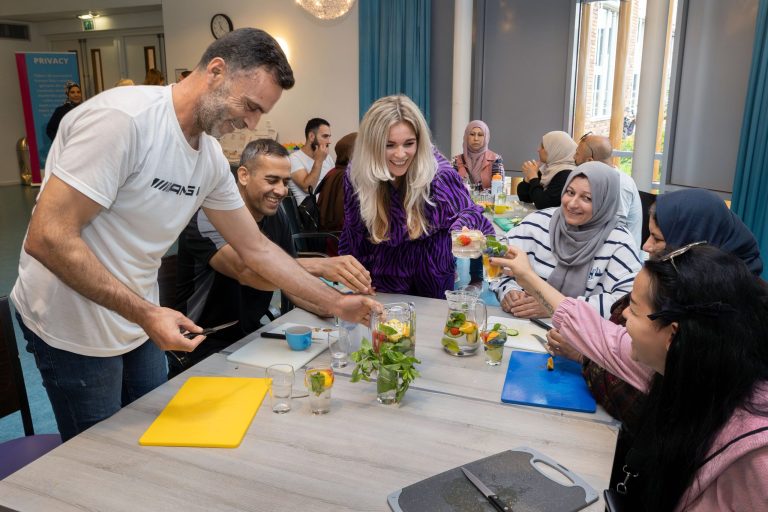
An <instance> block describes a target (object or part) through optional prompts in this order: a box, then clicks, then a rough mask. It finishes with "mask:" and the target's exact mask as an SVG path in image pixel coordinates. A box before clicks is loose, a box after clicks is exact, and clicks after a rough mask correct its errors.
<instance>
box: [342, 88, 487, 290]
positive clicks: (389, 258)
mask: <svg viewBox="0 0 768 512" xmlns="http://www.w3.org/2000/svg"><path fill="white" fill-rule="evenodd" d="M353 155H354V156H353V159H352V163H351V164H350V168H349V169H348V170H347V172H346V173H345V176H344V230H343V231H342V233H341V240H340V242H339V253H340V254H351V255H353V256H355V257H356V258H357V259H358V260H359V261H360V262H361V263H362V264H363V265H364V266H365V267H366V268H367V269H368V271H369V272H370V273H371V279H372V281H373V286H374V288H375V289H376V290H377V291H380V292H389V293H405V294H410V295H419V296H422V297H434V298H444V292H445V291H446V290H452V289H453V284H454V273H455V268H456V264H455V261H454V258H453V255H452V253H451V231H454V230H460V229H461V228H462V227H468V228H472V229H479V230H481V231H482V232H483V233H486V234H489V235H490V234H493V232H494V231H493V226H491V223H490V222H489V221H488V219H486V218H485V217H483V214H482V208H480V207H479V206H477V205H475V204H474V203H473V202H472V199H471V198H470V196H469V192H468V191H467V189H466V188H465V187H464V184H463V183H462V181H461V179H460V178H459V175H458V174H457V173H456V171H454V170H453V168H452V167H451V164H450V163H449V162H448V160H446V158H445V157H444V156H443V155H441V154H440V153H439V152H438V151H437V150H435V148H434V147H433V146H432V141H431V139H430V134H429V128H428V127H427V123H426V121H425V120H424V116H423V115H422V113H421V111H420V110H419V107H417V106H416V104H415V103H413V101H411V100H410V99H409V98H408V97H407V96H387V97H384V98H380V99H379V100H377V101H376V102H375V103H374V104H373V105H371V108H370V109H369V110H368V112H366V114H365V116H364V117H363V120H362V122H361V123H360V131H359V132H358V135H357V140H356V141H355V149H354V151H353Z"/></svg>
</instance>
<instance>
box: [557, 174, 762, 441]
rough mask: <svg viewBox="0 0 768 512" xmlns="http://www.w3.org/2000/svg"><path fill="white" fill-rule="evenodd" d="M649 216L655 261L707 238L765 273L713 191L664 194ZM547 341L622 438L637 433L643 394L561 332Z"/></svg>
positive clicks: (614, 316)
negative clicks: (619, 426)
mask: <svg viewBox="0 0 768 512" xmlns="http://www.w3.org/2000/svg"><path fill="white" fill-rule="evenodd" d="M649 213H650V219H649V223H648V224H649V226H648V227H649V231H650V236H649V237H648V240H646V242H645V244H644V245H643V250H644V251H646V252H648V253H649V254H650V255H651V256H652V257H653V256H657V255H659V254H661V253H662V252H663V251H664V250H665V249H666V248H667V247H681V246H683V245H686V244H689V243H692V242H695V241H698V240H706V241H707V242H708V243H709V244H710V245H712V246H714V247H719V248H721V249H722V250H723V251H725V252H728V253H731V254H733V255H734V256H736V257H738V258H739V259H741V260H742V261H743V262H744V263H745V264H746V265H747V267H748V268H749V269H750V270H751V271H752V273H753V274H754V275H755V276H756V277H757V276H759V275H760V273H761V272H762V271H763V261H762V259H761V258H760V250H759V248H758V245H757V241H756V240H755V237H754V236H753V235H752V233H751V232H750V231H749V229H748V228H747V227H746V226H745V225H744V223H743V222H742V221H741V219H739V217H738V216H736V214H735V213H733V212H732V211H731V210H730V209H728V207H727V206H726V205H725V202H724V201H723V200H722V199H721V198H720V197H718V195H717V194H715V193H714V192H711V191H709V190H703V189H690V190H679V191H675V192H670V193H667V194H663V195H660V196H659V197H658V198H657V199H656V202H655V203H654V204H653V205H651V208H650V210H649ZM628 305H629V295H626V296H625V297H622V298H621V299H620V300H618V301H617V302H616V303H615V304H614V305H613V307H612V308H611V321H613V322H615V323H617V324H621V325H623V324H624V318H623V312H624V309H626V308H627V306H628ZM547 339H548V340H549V342H550V344H551V346H552V347H554V348H555V349H556V350H558V351H559V353H560V354H561V355H564V356H565V357H568V358H570V359H574V360H580V361H581V362H582V365H583V374H584V379H585V380H586V381H587V384H588V385H589V389H590V391H591V392H592V395H593V396H594V397H595V400H597V402H598V403H599V404H600V405H602V406H603V407H604V408H605V410H606V411H607V412H608V413H609V414H610V415H611V416H613V417H614V418H616V419H618V420H620V421H621V422H622V423H623V434H622V436H629V437H631V436H633V435H635V434H636V432H637V430H638V427H639V425H638V418H639V416H640V413H641V411H642V404H643V399H644V397H645V394H644V393H642V392H641V391H638V390H637V389H635V388H633V387H632V386H631V385H629V384H628V383H626V382H624V381H623V380H621V379H620V378H618V377H617V376H615V375H613V374H611V372H609V371H606V370H605V369H604V368H602V367H601V366H600V365H598V364H597V363H595V362H594V361H591V360H590V359H588V358H584V357H583V356H581V354H579V353H578V351H576V350H574V349H573V348H572V347H571V346H570V344H568V342H567V341H566V340H565V339H564V338H563V337H562V335H561V334H560V333H559V332H558V331H557V329H553V330H551V331H549V332H548V333H547Z"/></svg>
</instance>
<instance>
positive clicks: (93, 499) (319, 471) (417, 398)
mask: <svg viewBox="0 0 768 512" xmlns="http://www.w3.org/2000/svg"><path fill="white" fill-rule="evenodd" d="M395 298H396V297H393V296H380V299H382V300H383V301H385V302H390V299H395ZM414 301H415V302H417V306H416V307H417V313H418V314H419V317H418V329H419V331H418V332H419V334H418V336H419V337H418V338H417V355H418V356H419V357H421V358H422V359H423V360H425V361H430V363H429V364H427V363H426V362H425V363H424V364H422V372H423V374H424V377H422V378H421V379H419V380H417V381H416V382H417V384H418V386H415V387H412V388H411V389H410V390H409V391H408V393H407V395H406V397H405V399H404V402H403V404H402V405H401V406H399V407H398V406H383V405H380V404H378V403H377V402H376V398H375V397H376V389H375V384H374V383H366V382H360V383H355V384H352V383H351V382H350V381H349V379H348V378H347V377H345V376H344V375H342V374H339V375H338V377H337V379H336V382H335V384H334V387H333V401H332V406H331V412H330V413H329V414H327V415H324V416H312V415H311V414H310V413H309V403H308V401H307V400H306V399H299V400H295V401H294V410H292V411H291V412H290V413H288V414H284V415H277V414H273V413H272V412H271V410H270V408H269V404H268V400H266V401H265V403H264V405H262V407H261V409H260V410H259V411H258V413H257V415H256V417H255V419H254V421H253V423H252V424H251V426H250V428H249V430H248V432H247V434H246V437H245V439H244V440H243V442H242V444H241V445H240V446H239V447H238V448H236V449H214V448H170V447H144V446H139V445H138V439H139V437H140V436H141V434H142V433H143V432H144V431H145V430H146V429H147V427H148V426H149V425H150V424H151V423H152V421H153V420H154V419H155V418H156V417H157V415H158V414H159V413H160V411H161V410H162V409H163V407H165V405H166V404H167V403H168V401H169V400H170V399H171V397H172V396H173V395H174V394H175V393H176V391H178V389H179V387H180V386H181V384H182V383H183V382H184V381H185V380H186V378H188V377H190V376H193V375H229V376H242V377H260V376H263V370H262V369H260V368H256V367H250V366H247V365H235V364H233V363H229V362H227V361H226V358H225V355H224V354H216V355H214V356H212V357H210V358H208V359H206V360H205V361H203V362H202V363H200V364H199V365H197V366H195V367H193V368H192V369H190V370H188V371H187V372H185V373H184V374H182V375H180V376H178V377H177V378H175V379H173V380H172V381H170V382H168V383H167V384H165V385H163V386H161V387H159V388H157V389H156V390H154V391H153V392H151V393H149V394H147V395H146V396H144V397H143V398H141V399H140V400H137V401H136V402H134V403H133V404H131V405H130V406H128V407H126V408H124V409H122V410H121V411H119V412H118V413H117V414H115V415H114V416H113V417H111V418H109V419H107V420H105V421H103V422H101V423H99V424H98V425H96V426H94V427H92V428H91V429H89V430H87V431H85V432H83V433H82V434H80V435H79V436H77V437H75V438H74V439H72V440H70V441H69V442H67V443H65V444H63V445H62V446H60V447H59V448H57V449H55V450H54V451H52V452H50V453H49V454H47V455H46V456H44V457H42V458H40V459H38V460H37V461H35V462H33V463H32V464H30V465H29V466H27V467H26V468H24V469H22V470H21V471H19V472H17V473H15V474H13V475H11V476H10V477H8V478H7V479H5V480H3V481H0V505H3V506H6V507H10V508H12V509H16V510H19V511H38V510H56V511H70V510H71V511H75V510H76V511H82V510H108V511H131V512H133V511H137V510H164V511H165V510H170V511H175V510H178V511H197V510H199V511H211V510H216V511H230V510H248V511H273V510H313V511H314V510H320V511H325V510H328V511H344V510H350V511H351V510H356V511H359V510H371V511H373V510H381V511H385V510H388V506H387V504H386V496H387V495H388V494H389V493H391V492H393V491H395V490H397V489H399V488H401V487H403V486H406V485H409V484H411V483H415V482H417V481H419V480H421V479H423V478H426V477H428V476H431V475H434V474H436V473H439V472H441V471H445V470H448V469H451V468H453V467H456V466H457V465H460V464H463V463H466V462H469V461H473V460H476V459H479V458H482V457H485V456H488V455H491V454H494V453H498V452H501V451H503V450H507V449H513V448H516V447H519V446H530V447H532V448H535V449H537V450H540V451H541V452H543V453H545V454H546V455H549V456H550V457H553V458H554V459H556V460H557V461H558V462H560V463H561V464H563V465H564V466H566V467H567V468H569V469H571V470H573V471H575V472H576V473H578V474H580V475H581V476H582V477H583V478H585V479H586V480H587V481H588V482H589V483H590V484H591V485H592V486H593V487H595V489H597V490H602V489H604V488H605V487H606V485H607V483H608V479H609V476H610V470H611V463H612V458H613V451H614V446H615V442H616V433H617V430H616V426H615V425H614V424H611V423H608V422H603V421H601V420H597V421H596V420H595V418H590V417H589V416H588V415H574V414H570V415H566V414H560V413H556V412H549V411H547V410H544V409H537V408H532V407H519V406H508V405H502V404H500V403H499V402H498V392H499V391H498V390H499V389H500V388H498V387H497V388H495V389H496V392H495V396H493V394H492V393H490V390H491V389H492V388H494V386H495V384H494V383H495V382H496V381H495V380H494V379H496V376H495V375H494V376H492V377H491V378H488V377H489V375H488V374H487V373H484V372H486V369H485V368H482V367H479V366H477V367H476V366H475V364H474V362H475V361H479V362H480V363H482V356H479V357H473V358H465V359H456V358H453V357H450V356H448V355H447V354H443V355H441V357H440V358H438V355H439V354H438V353H437V351H435V352H434V354H433V349H432V347H431V342H430V341H429V340H430V337H429V336H428V335H427V334H426V333H425V334H424V336H423V337H422V334H421V333H422V329H423V328H425V326H426V325H428V323H431V322H433V321H434V318H439V321H440V324H442V322H443V321H444V318H443V313H444V312H439V311H438V310H439V309H440V308H439V304H440V302H441V301H434V303H433V302H432V301H430V299H416V298H414ZM303 315H307V313H304V312H301V311H296V312H292V313H291V314H290V315H288V318H285V317H283V318H281V319H279V320H280V321H296V320H298V319H301V318H303ZM314 321H315V322H317V319H316V318H314ZM424 330H426V329H424ZM235 348H236V347H235ZM443 356H444V357H443ZM317 359H319V360H323V361H325V362H327V361H328V354H327V352H326V353H323V354H321V355H320V356H318V358H317ZM316 361H317V360H316ZM433 364H434V366H435V368H431V366H432V365H433ZM483 366H485V365H484V364H483ZM439 367H441V368H439ZM458 369H461V371H458ZM493 370H494V369H492V368H489V369H488V371H493ZM443 372H447V373H451V374H452V375H453V377H452V379H446V378H445V374H444V373H443ZM297 380H298V379H297ZM449 380H450V382H448V381H449ZM420 381H421V382H420ZM484 381H488V382H491V384H488V382H484ZM462 382H463V383H464V384H462ZM499 382H500V381H499ZM446 386H451V387H449V388H447V389H437V388H438V387H446ZM429 388H432V389H429ZM395 443H397V445H398V448H397V449H394V448H393V446H394V445H395ZM602 508H603V505H602V504H601V502H598V503H596V504H593V505H592V506H591V507H590V508H589V509H588V510H595V511H597V510H602Z"/></svg>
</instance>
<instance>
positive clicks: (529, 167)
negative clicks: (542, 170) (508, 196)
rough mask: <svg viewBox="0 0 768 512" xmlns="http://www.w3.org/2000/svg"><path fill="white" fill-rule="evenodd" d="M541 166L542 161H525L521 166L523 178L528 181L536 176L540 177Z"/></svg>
mask: <svg viewBox="0 0 768 512" xmlns="http://www.w3.org/2000/svg"><path fill="white" fill-rule="evenodd" d="M539 167H541V162H538V161H536V160H527V161H525V162H523V165H522V166H521V167H520V170H521V171H523V179H524V180H525V181H526V182H528V181H531V180H532V179H534V178H538V177H539Z"/></svg>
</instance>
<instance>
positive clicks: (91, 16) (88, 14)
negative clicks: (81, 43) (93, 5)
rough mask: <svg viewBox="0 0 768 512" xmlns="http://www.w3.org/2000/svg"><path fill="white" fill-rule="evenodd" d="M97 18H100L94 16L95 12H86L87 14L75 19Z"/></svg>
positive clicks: (97, 15)
mask: <svg viewBox="0 0 768 512" xmlns="http://www.w3.org/2000/svg"><path fill="white" fill-rule="evenodd" d="M99 16H101V14H96V13H95V12H91V11H88V13H87V14H80V15H78V16H77V18H78V19H81V20H92V19H93V18H98V17H99Z"/></svg>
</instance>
